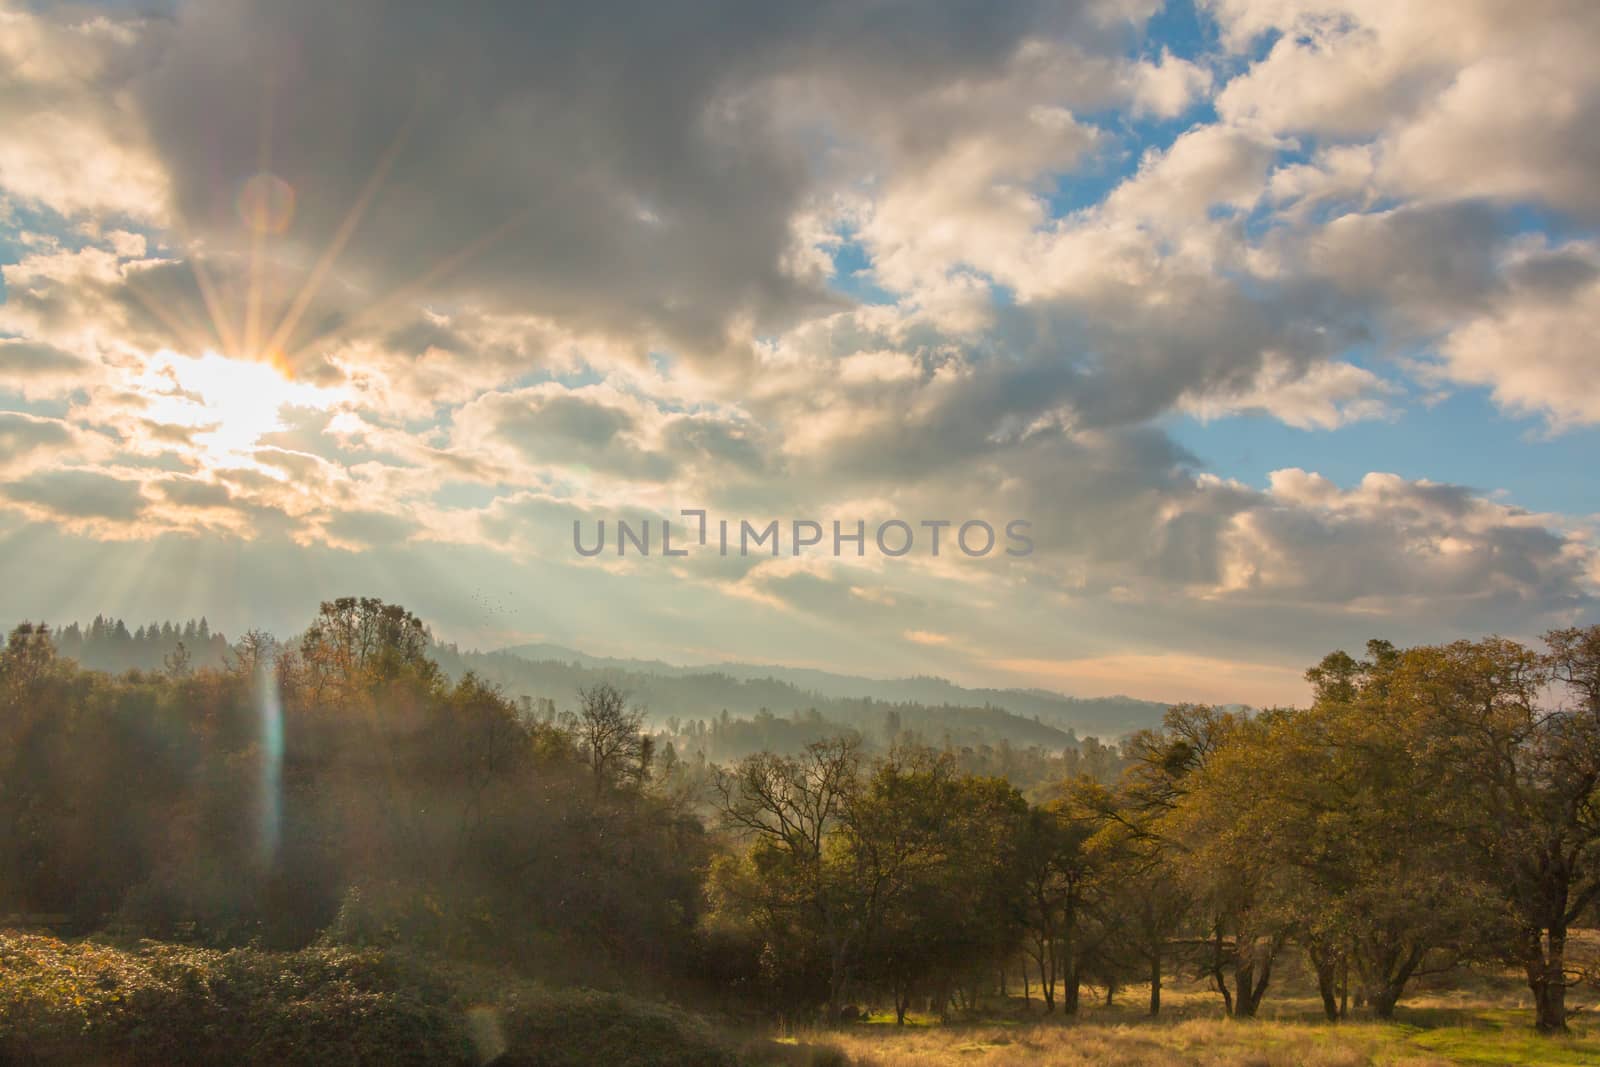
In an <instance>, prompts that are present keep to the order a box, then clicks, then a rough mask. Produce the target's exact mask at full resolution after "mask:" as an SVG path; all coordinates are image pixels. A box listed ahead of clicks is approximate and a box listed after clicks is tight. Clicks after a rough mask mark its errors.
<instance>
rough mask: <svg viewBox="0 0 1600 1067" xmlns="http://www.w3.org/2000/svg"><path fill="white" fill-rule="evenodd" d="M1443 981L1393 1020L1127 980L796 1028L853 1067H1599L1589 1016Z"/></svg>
mask: <svg viewBox="0 0 1600 1067" xmlns="http://www.w3.org/2000/svg"><path fill="white" fill-rule="evenodd" d="M1286 977H1288V976H1286ZM1450 982H1451V984H1450V986H1448V987H1446V986H1443V985H1441V986H1440V987H1439V988H1438V989H1433V990H1430V989H1422V990H1419V991H1418V993H1416V994H1415V995H1414V996H1412V997H1411V998H1409V1000H1408V1002H1406V1003H1403V1004H1402V1005H1401V1007H1400V1008H1399V1009H1398V1010H1397V1012H1396V1018H1395V1020H1394V1021H1393V1022H1378V1021H1376V1020H1373V1019H1371V1018H1366V1017H1357V1018H1352V1019H1350V1020H1346V1021H1345V1022H1342V1023H1339V1024H1337V1025H1335V1024H1330V1023H1328V1022H1327V1021H1326V1020H1325V1019H1324V1018H1323V1015H1322V1010H1321V1004H1320V1002H1319V1001H1318V1000H1317V999H1316V998H1315V997H1314V996H1312V995H1311V994H1310V992H1309V991H1308V990H1307V989H1306V988H1304V986H1303V983H1302V982H1299V981H1293V980H1292V979H1291V980H1286V981H1285V982H1284V983H1283V985H1282V988H1281V989H1280V991H1279V995H1278V996H1276V997H1269V999H1268V1001H1267V1003H1266V1004H1264V1005H1263V1007H1262V1016H1261V1018H1259V1019H1255V1020H1239V1021H1235V1020H1230V1019H1227V1018H1224V1017H1223V1016H1222V1011H1221V1002H1220V999H1219V998H1218V997H1217V996H1216V995H1215V994H1214V993H1212V992H1210V991H1209V990H1207V989H1205V988H1204V987H1202V986H1199V985H1197V984H1189V983H1174V984H1173V986H1172V987H1171V988H1169V989H1167V990H1164V992H1163V1011H1162V1015H1161V1017H1160V1018H1157V1019H1151V1018H1149V1016H1148V1015H1146V1014H1145V1004H1146V996H1147V990H1146V989H1142V988H1140V987H1137V986H1133V987H1130V988H1128V989H1126V990H1120V991H1119V992H1118V995H1117V999H1116V1002H1115V1003H1114V1005H1113V1006H1111V1007H1107V1006H1105V1004H1104V1003H1103V1001H1102V1000H1101V999H1100V998H1099V997H1097V996H1091V995H1090V994H1091V992H1093V991H1090V990H1085V1000H1084V1001H1083V1003H1082V1005H1081V1007H1080V1011H1079V1014H1078V1015H1077V1016H1076V1017H1073V1018H1067V1017H1065V1016H1063V1015H1061V1014H1060V1012H1059V1011H1057V1012H1056V1013H1054V1014H1051V1015H1045V1014H1043V1007H1042V1005H1041V1003H1040V1001H1039V999H1038V997H1037V994H1035V996H1034V998H1033V999H1032V1001H1031V1002H1030V1003H1029V1004H1028V1005H1027V1007H1026V1008H1024V1007H1023V1005H1022V1002H1021V998H1020V997H1014V998H1012V999H1011V1000H1010V1001H1009V1002H1007V1003H1006V1004H1004V1005H992V1006H991V1007H990V1011H991V1013H992V1017H988V1018H981V1017H980V1019H979V1020H977V1021H972V1020H970V1019H968V1020H963V1019H962V1017H960V1016H954V1017H952V1019H951V1020H950V1021H948V1022H945V1023H941V1022H940V1021H939V1019H938V1018H937V1017H936V1016H934V1015H929V1014H923V1013H912V1014H910V1015H908V1016H907V1019H906V1024H907V1025H906V1026H905V1027H898V1026H896V1025H895V1020H894V1016H893V1015H892V1014H885V1013H875V1014H873V1015H871V1016H869V1017H868V1018H867V1019H866V1020H864V1022H863V1023H862V1024H857V1025H852V1026H849V1027H845V1028H843V1029H841V1030H838V1031H833V1032H826V1031H819V1032H816V1033H814V1034H809V1035H805V1037H804V1040H803V1041H802V1045H805V1044H810V1045H812V1047H813V1048H814V1049H816V1050H818V1051H817V1054H816V1055H815V1056H814V1057H813V1060H814V1062H816V1063H819V1064H820V1063H825V1062H850V1063H854V1064H859V1065H861V1067H911V1065H914V1064H916V1065H920V1064H934V1065H939V1064H962V1065H982V1067H1024V1065H1029V1067H1031V1065H1037V1064H1046V1065H1061V1067H1076V1065H1085V1067H1087V1065H1090V1064H1093V1065H1111V1067H1119V1065H1120V1067H1169V1065H1171V1067H1177V1065H1187V1064H1198V1065H1202V1067H1358V1065H1366V1064H1372V1065H1382V1067H1441V1065H1446V1064H1471V1065H1538V1067H1584V1065H1590V1064H1593V1065H1600V1032H1596V1031H1595V1029H1594V1028H1592V1027H1591V1025H1590V1024H1588V1023H1586V1022H1585V1021H1584V1020H1585V1019H1586V1018H1587V1013H1580V1014H1579V1015H1578V1016H1577V1017H1576V1018H1575V1019H1574V1021H1573V1034H1572V1035H1571V1036H1570V1037H1564V1038H1546V1037H1542V1036H1540V1035H1538V1034H1536V1033H1535V1032H1534V1031H1533V1030H1532V1021H1533V1016H1532V1011H1531V1008H1530V1007H1529V1005H1528V1004H1527V1002H1526V1000H1527V998H1526V993H1525V991H1524V990H1523V988H1522V987H1521V986H1520V984H1519V982H1518V981H1517V979H1516V977H1515V976H1513V975H1509V974H1508V975H1481V974H1476V975H1475V974H1469V973H1461V974H1456V975H1453V976H1451V978H1450ZM1575 992H1577V991H1575ZM1102 995H1103V994H1102ZM1583 999H1584V998H1583V997H1581V996H1575V997H1574V1005H1573V1006H1574V1007H1575V1008H1578V1007H1582V1006H1583V1004H1582V1002H1583ZM823 1049H826V1050H829V1051H828V1052H827V1053H826V1054H825V1053H823V1052H822V1051H821V1050H823Z"/></svg>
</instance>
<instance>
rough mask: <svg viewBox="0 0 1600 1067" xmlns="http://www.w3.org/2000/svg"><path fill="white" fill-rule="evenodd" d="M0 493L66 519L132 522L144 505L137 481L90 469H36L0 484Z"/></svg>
mask: <svg viewBox="0 0 1600 1067" xmlns="http://www.w3.org/2000/svg"><path fill="white" fill-rule="evenodd" d="M0 493H3V494H4V495H5V497H6V498H7V499H9V500H11V501H13V502H16V503H19V504H32V505H35V506H37V507H41V508H44V509H45V510H47V511H49V512H51V513H53V514H55V515H57V516H60V517H62V518H66V519H110V520H113V521H116V522H132V521H133V520H135V519H137V518H138V517H139V516H140V515H141V514H142V513H143V512H144V510H145V505H146V504H147V501H146V500H145V497H144V494H143V493H142V492H141V491H140V483H138V482H136V481H129V480H127V479H123V478H117V477H114V476H113V475H109V474H101V473H100V472H98V471H90V470H50V471H38V472H35V473H33V474H30V475H28V476H26V477H24V478H22V479H20V480H18V481H15V482H9V483H6V484H5V485H0Z"/></svg>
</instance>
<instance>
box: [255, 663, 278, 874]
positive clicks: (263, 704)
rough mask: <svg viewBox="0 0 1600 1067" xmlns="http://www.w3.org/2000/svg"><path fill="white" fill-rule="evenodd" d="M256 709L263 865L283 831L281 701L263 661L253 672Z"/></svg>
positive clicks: (258, 840) (269, 668)
mask: <svg viewBox="0 0 1600 1067" xmlns="http://www.w3.org/2000/svg"><path fill="white" fill-rule="evenodd" d="M256 711H257V714H258V718H259V721H258V723H257V725H258V727H259V729H260V734H259V736H258V738H257V740H258V742H259V748H258V751H259V752H260V754H261V768H260V770H261V774H260V779H259V780H260V789H261V792H260V796H259V797H258V798H257V805H258V806H257V809H256V814H257V823H256V856H257V858H258V859H259V860H260V862H261V865H262V866H263V867H268V866H271V865H272V863H273V861H274V860H275V859H276V858H277V856H278V841H279V839H280V838H281V836H282V833H283V703H282V700H281V698H280V697H279V695H278V671H277V668H276V667H275V666H271V665H268V664H265V663H263V664H262V665H261V668H260V670H259V671H258V672H257V675H256Z"/></svg>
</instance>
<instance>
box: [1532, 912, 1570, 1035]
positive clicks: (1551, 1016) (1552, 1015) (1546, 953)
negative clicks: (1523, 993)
mask: <svg viewBox="0 0 1600 1067" xmlns="http://www.w3.org/2000/svg"><path fill="white" fill-rule="evenodd" d="M1526 941H1527V944H1526V948H1525V952H1524V962H1525V966H1526V968H1527V972H1528V988H1529V989H1530V990H1531V991H1532V992H1533V1012H1534V1026H1535V1028H1537V1029H1538V1031H1539V1032H1540V1033H1541V1034H1561V1033H1566V1030H1567V974H1566V955H1567V926H1566V923H1565V921H1562V920H1557V921H1555V922H1553V923H1551V924H1550V928H1549V933H1548V935H1547V936H1546V937H1541V936H1540V933H1539V931H1537V930H1533V931H1529V933H1528V935H1527V938H1526Z"/></svg>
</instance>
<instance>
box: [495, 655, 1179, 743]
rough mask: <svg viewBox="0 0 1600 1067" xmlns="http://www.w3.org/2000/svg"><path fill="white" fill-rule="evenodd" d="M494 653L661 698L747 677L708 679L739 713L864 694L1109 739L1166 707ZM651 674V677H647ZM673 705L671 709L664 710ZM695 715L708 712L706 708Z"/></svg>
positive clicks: (790, 670) (940, 682) (741, 669)
mask: <svg viewBox="0 0 1600 1067" xmlns="http://www.w3.org/2000/svg"><path fill="white" fill-rule="evenodd" d="M490 655H496V656H505V657H510V658H514V659H518V660H522V661H524V662H526V663H530V664H535V665H541V667H540V670H539V671H538V672H536V673H544V674H550V673H552V672H553V671H554V667H556V666H560V667H566V668H572V667H577V668H581V669H583V670H584V671H590V672H596V671H597V672H602V673H604V672H616V673H618V674H622V675H628V676H633V677H635V678H637V679H638V681H639V683H640V684H641V685H642V686H643V688H644V689H645V690H649V691H651V692H656V691H657V690H658V689H659V690H666V692H662V693H661V695H662V696H663V697H667V696H668V693H669V692H670V693H671V695H672V697H674V698H676V697H677V696H679V695H680V694H679V693H678V692H675V691H674V690H677V689H679V688H680V687H671V686H662V685H659V684H657V683H656V681H655V680H666V679H675V680H680V681H681V680H683V679H690V678H698V679H713V678H721V679H724V680H726V681H731V682H737V683H744V684H743V685H742V686H736V685H727V684H722V685H720V686H717V685H712V684H709V683H707V688H708V690H710V691H708V692H707V693H706V694H705V695H706V696H708V697H709V696H711V695H712V692H711V691H715V693H716V694H717V696H718V697H719V698H720V699H721V700H723V701H724V703H720V704H716V707H717V709H718V710H720V709H721V708H722V707H727V708H728V710H729V711H730V712H731V713H733V714H735V715H739V714H750V713H753V712H755V711H757V710H759V709H761V708H766V709H767V710H769V711H772V712H774V713H784V712H789V711H794V710H803V709H806V708H810V707H817V708H818V709H819V710H822V704H832V703H835V702H839V701H844V702H850V701H862V700H866V701H871V702H876V703H883V704H890V705H895V704H916V705H923V706H927V707H945V708H952V709H953V708H962V709H968V710H983V709H989V710H990V711H1004V712H1006V713H1009V715H1010V716H1011V717H1013V718H1016V719H1020V720H1023V721H1024V722H1029V723H1035V724H1036V725H1044V726H1047V727H1052V728H1053V729H1054V730H1056V731H1060V732H1063V733H1068V734H1071V735H1073V736H1074V737H1090V736H1093V737H1100V738H1103V739H1108V740H1109V739H1114V738H1118V737H1121V736H1123V735H1124V734H1127V733H1131V732H1132V731H1134V730H1139V729H1143V728H1145V727H1149V726H1155V725H1157V724H1158V723H1160V721H1161V716H1162V715H1163V714H1164V713H1165V711H1166V709H1167V705H1166V704H1162V703H1159V702H1156V701H1150V700H1135V699H1134V698H1132V697H1125V696H1112V697H1087V698H1085V697H1070V696H1065V695H1063V694H1061V693H1053V692H1050V691H1048V690H1044V689H968V688H965V687H963V686H958V685H956V684H954V683H953V682H950V681H948V680H946V679H944V678H934V677H913V678H869V677H864V676H858V675H849V674H835V673H833V672H830V671H821V670H814V669H811V668H806V667H783V666H777V665H769V664H752V663H708V664H701V665H696V666H680V665H674V664H669V663H664V662H662V661H660V660H639V659H618V658H613V657H607V656H591V655H588V654H587V653H584V652H580V651H578V650H577V649H573V648H566V647H564V646H561V645H552V644H527V645H515V646H512V647H509V648H504V649H501V650H500V651H499V652H497V653H491V654H490ZM646 679H650V680H651V681H650V682H648V683H647V682H646ZM502 684H504V683H502ZM681 688H686V689H693V688H695V687H693V686H689V687H681ZM550 695H555V694H550ZM635 695H636V698H638V699H640V700H641V701H642V702H644V703H647V704H649V705H650V707H651V710H652V712H653V713H659V714H663V715H680V716H682V715H688V714H692V712H690V711H689V710H688V709H686V708H682V707H679V706H678V702H677V700H676V699H669V700H667V701H666V702H665V703H662V704H659V705H658V704H655V703H652V702H651V701H649V700H647V699H645V698H644V696H643V695H642V693H637V694H635ZM752 699H753V700H756V701H757V703H756V704H754V705H751V704H750V703H749V702H750V700H752ZM774 702H775V703H774ZM713 703H715V701H713ZM697 704H698V706H700V707H702V708H703V707H704V704H703V703H700V702H697ZM669 705H671V706H672V708H673V710H671V711H667V710H663V709H665V708H666V707H667V706H669ZM698 714H704V711H703V710H702V711H700V712H699V713H698ZM992 721H999V720H998V719H994V720H992ZM1019 729H1021V728H1020V727H1019ZM1023 732H1027V731H1026V730H1023ZM1013 740H1016V738H1013ZM1028 743H1037V742H1028Z"/></svg>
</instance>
